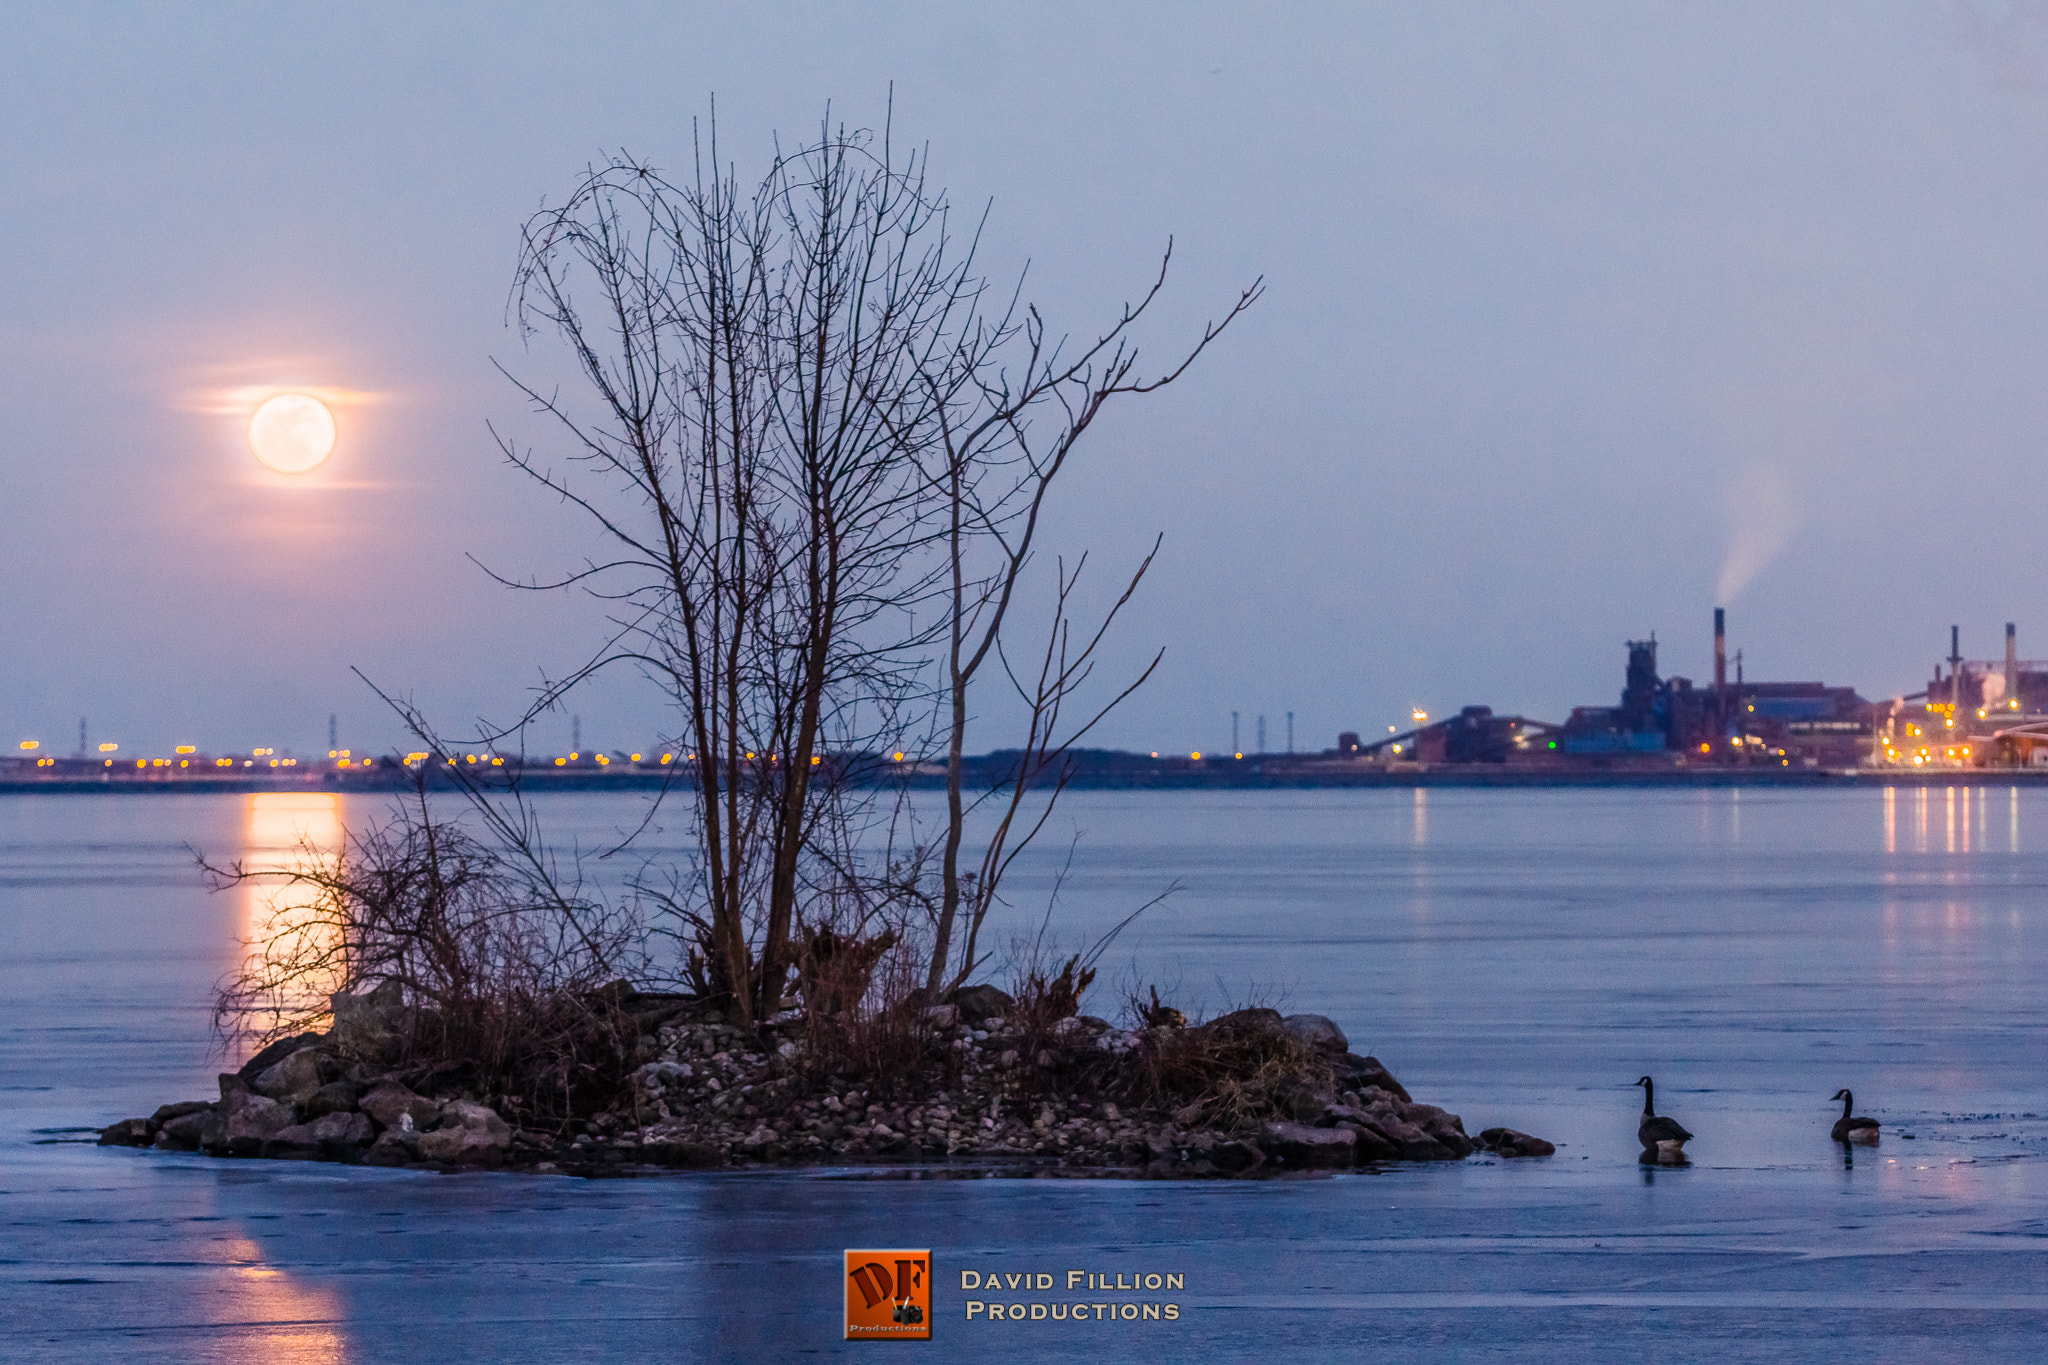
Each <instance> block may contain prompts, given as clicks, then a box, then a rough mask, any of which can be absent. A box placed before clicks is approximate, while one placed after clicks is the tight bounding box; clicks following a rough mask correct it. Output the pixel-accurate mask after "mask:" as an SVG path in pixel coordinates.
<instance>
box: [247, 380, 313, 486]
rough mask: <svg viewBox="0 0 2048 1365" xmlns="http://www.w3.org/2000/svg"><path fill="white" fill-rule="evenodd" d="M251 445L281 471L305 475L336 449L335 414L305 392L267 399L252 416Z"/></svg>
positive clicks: (250, 428) (260, 457) (250, 426)
mask: <svg viewBox="0 0 2048 1365" xmlns="http://www.w3.org/2000/svg"><path fill="white" fill-rule="evenodd" d="M249 448H250V449H251V450H253V451H255V452H256V458H257V459H259V460H261V461H263V463H265V464H267V465H269V466H270V467H271V468H272V469H275V470H277V471H278V472H279V473H281V474H303V473H305V472H306V471H307V470H309V469H311V468H312V467H313V466H315V465H317V464H319V463H320V462H321V461H322V460H324V459H326V458H327V456H328V453H329V452H331V451H332V450H333V449H334V414H333V413H331V412H329V411H328V410H327V405H326V404H325V403H323V402H321V401H320V400H319V399H317V398H313V397H309V396H308V395H306V394H303V393H281V394H279V395H277V397H275V398H269V399H265V400H264V402H263V405H262V406H261V407H259V408H257V409H256V415H255V416H253V417H251V418H250V419H249Z"/></svg>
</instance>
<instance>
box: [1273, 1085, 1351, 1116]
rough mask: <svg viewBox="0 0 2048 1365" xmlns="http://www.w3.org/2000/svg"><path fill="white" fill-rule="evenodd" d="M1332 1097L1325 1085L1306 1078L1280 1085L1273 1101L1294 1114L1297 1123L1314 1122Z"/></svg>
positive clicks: (1327, 1106)
mask: <svg viewBox="0 0 2048 1365" xmlns="http://www.w3.org/2000/svg"><path fill="white" fill-rule="evenodd" d="M1334 1098H1336V1097H1335V1096H1333V1095H1332V1094H1331V1093H1330V1092H1329V1090H1328V1088H1327V1087H1324V1086H1320V1085H1315V1084H1312V1083H1311V1082H1309V1081H1306V1080H1302V1081H1295V1082H1292V1083H1290V1084H1288V1085H1285V1086H1282V1087H1281V1088H1280V1090H1279V1091H1278V1092H1277V1093H1276V1094H1275V1095H1274V1097H1273V1099H1274V1102H1275V1103H1276V1104H1278V1105H1279V1106H1280V1107H1281V1108H1282V1109H1284V1110H1286V1111H1287V1112H1288V1113H1290V1114H1292V1115H1294V1118H1295V1121H1296V1122H1298V1123H1314V1122H1315V1121H1316V1120H1317V1119H1319V1118H1321V1117H1322V1116H1323V1115H1324V1113H1325V1112H1327V1111H1328V1110H1329V1108H1330V1101H1331V1100H1332V1099H1334Z"/></svg>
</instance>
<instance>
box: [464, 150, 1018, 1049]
mask: <svg viewBox="0 0 2048 1365" xmlns="http://www.w3.org/2000/svg"><path fill="white" fill-rule="evenodd" d="M946 218H947V210H946V206H945V204H944V201H943V199H942V198H940V197H936V196H933V195H931V194H930V193H928V192H927V190H926V187H925V185H924V181H923V163H922V159H921V157H920V156H917V155H911V156H909V157H907V158H903V159H901V160H900V161H899V160H898V159H896V158H894V157H893V155H892V152H891V149H890V147H889V144H888V142H887V139H886V137H884V138H880V139H877V138H873V137H871V136H869V135H866V134H863V133H857V132H855V133H850V132H847V131H845V130H843V129H842V130H837V131H834V130H832V129H830V128H829V127H828V128H827V129H826V130H825V131H824V132H823V133H822V134H821V136H820V138H819V140H818V141H817V142H816V143H815V144H813V145H811V146H809V147H806V148H803V149H801V150H798V151H796V152H794V153H790V154H786V155H781V156H778V157H777V158H776V159H775V162H774V164H773V166H772V168H771V169H770V171H769V173H768V175H767V176H766V177H765V178H764V179H763V180H762V181H761V183H760V184H759V185H758V186H757V187H756V188H755V189H754V190H753V191H752V192H751V193H750V194H743V193H742V192H741V190H740V187H739V183H738V181H737V178H736V177H735V176H734V175H733V174H732V173H731V172H729V171H721V170H720V169H719V168H718V163H717V146H716V140H715V134H714V136H713V137H712V138H711V139H710V140H709V145H708V146H700V154H699V160H698V170H697V175H696V177H695V179H694V180H693V181H691V182H690V183H688V184H686V185H681V186H678V185H676V184H673V183H670V182H669V181H667V180H665V179H663V178H662V177H661V176H659V175H658V174H656V173H655V172H654V171H653V170H652V169H651V168H649V167H647V166H644V165H641V164H638V163H635V162H632V161H629V160H625V159H619V160H614V161H612V162H610V163H608V164H606V165H605V166H603V167H600V168H598V169H595V170H593V171H592V172H591V173H590V174H589V175H588V176H587V177H586V178H585V180H584V182H583V183H582V184H581V185H580V186H579V187H578V188H577V190H576V192H575V193H574V194H572V195H571V196H570V198H569V200H568V201H567V202H566V203H565V204H564V205H563V206H562V207H560V208H557V209H552V210H549V211H547V212H544V213H542V214H540V215H538V216H536V218H535V219H534V220H533V221H532V222H530V223H529V224H528V227H527V232H526V238H525V250H524V254H523V256H522V260H521V265H520V270H519V275H518V286H517V291H516V294H515V308H516V312H517V316H518V318H519V320H520V322H521V324H522V326H523V327H524V328H525V329H526V330H527V331H528V332H533V331H537V330H541V329H546V330H549V331H552V332H553V333H555V334H556V335H557V336H559V337H560V338H561V339H563V340H564V341H565V342H566V343H567V345H568V347H569V349H570V351H571V353H572V355H573V356H574V358H575V360H576V363H577V365H578V368H579V369H580V371H581V373H582V376H583V378H584V379H585V380H586V381H587V382H588V386H589V389H590V391H591V394H593V395H594V396H595V399H596V402H595V404H594V405H592V407H593V408H594V410H586V409H585V408H584V407H582V406H579V405H576V404H572V403H571V402H569V401H565V400H564V399H562V398H561V397H560V396H559V395H558V394H556V393H553V392H543V391H542V390H541V389H540V388H538V387H536V386H532V385H527V384H523V383H522V384H521V385H520V387H521V388H522V390H523V391H524V392H525V393H526V395H527V397H528V398H529V399H530V400H531V401H532V403H533V404H534V406H535V407H536V408H537V409H539V410H540V411H541V412H543V413H545V414H547V415H548V416H550V417H552V418H554V419H555V420H556V421H557V422H558V423H559V424H560V426H561V428H562V429H563V430H564V431H566V432H567V433H568V435H569V437H570V439H571V442H572V467H571V468H568V469H559V468H556V467H553V466H549V465H545V464H543V463H542V462H541V461H540V460H539V459H538V458H537V457H536V456H535V455H534V454H533V453H532V452H531V451H530V450H529V449H526V448H522V447H520V446H517V445H515V444H514V443H513V442H511V441H509V440H503V439H501V446H502V448H503V450H504V452H505V454H506V456H507V458H508V459H510V460H511V461H512V462H513V463H514V464H515V465H517V466H518V467H519V468H521V469H523V470H524V471H526V472H527V473H528V474H530V475H531V476H533V477H534V478H535V479H537V480H539V481H540V482H541V483H542V484H543V485H545V486H546V487H548V488H549V489H551V490H552V491H554V492H555V493H557V494H559V495H560V496H561V497H563V498H564V499H565V500H567V501H568V502H570V503H572V504H573V505H575V506H577V507H579V508H581V509H582V510H583V511H585V512H586V513H588V514H589V515H590V516H591V517H592V518H593V519H594V520H595V521H596V523H597V525H598V526H599V527H600V528H601V530H602V531H603V533H604V535H605V536H606V537H607V538H608V539H609V541H610V542H611V544H612V545H613V546H614V547H615V550H616V554H615V557H613V558H610V559H606V560H602V561H594V562H591V563H588V564H586V565H585V566H584V567H583V568H582V569H580V570H579V571H577V572H575V573H572V574H570V575H567V576H566V577H564V578H562V579H559V580H557V581H556V582H554V583H550V584H538V583H526V584H522V586H533V587H557V586H564V585H566V584H570V583H579V584H582V585H583V586H585V587H587V588H589V589H591V590H592V591H594V592H596V593H598V594H599V595H600V596H602V597H605V598H606V599H607V600H609V601H610V602H611V603H612V604H613V607H614V610H613V616H612V619H613V622H614V624H615V626H616V633H615V635H614V636H613V638H612V640H611V642H610V644H609V645H608V646H607V648H606V649H605V650H603V651H601V652H600V653H599V654H598V655H597V656H596V657H594V658H593V659H591V660H590V661H588V662H587V663H586V664H585V665H584V666H583V667H581V668H579V669H577V670H575V671H574V672H573V673H572V674H571V675H569V676H568V677H567V678H565V679H563V680H562V682H561V683H560V684H558V685H557V686H555V687H553V688H551V689H549V690H548V692H547V693H546V694H545V695H544V696H543V697H542V699H541V702H540V704H541V705H547V704H551V703H552V702H553V701H554V700H555V698H557V697H558V696H559V695H560V693H561V691H562V690H563V689H565V688H566V687H568V686H573V685H574V684H575V683H576V682H578V681H580V680H581V679H582V678H584V677H587V676H589V675H590V674H591V673H592V672H594V671H596V670H598V669H601V668H605V667H609V666H612V665H616V664H621V663H630V664H632V665H635V666H637V667H639V668H640V669H642V670H643V671H644V672H645V673H646V674H647V675H648V676H650V677H652V678H653V679H654V680H655V681H656V682H657V683H658V684H659V685H660V687H661V688H662V690H663V691H664V692H665V693H666V694H667V695H668V696H669V697H670V699H671V700H672V701H673V703H674V704H675V706H676V708H677V711H678V712H679V719H680V721H681V724H680V725H679V727H678V731H677V738H678V740H679V741H680V743H681V746H682V747H683V748H684V749H685V751H686V762H687V766H688V773H689V776H690V777H691V779H692V780H693V781H694V783H695V786H696V790H697V796H698V805H697V824H698V834H699V846H700V852H701V865H700V868H699V871H698V878H697V882H698V884H697V886H696V887H695V888H694V890H695V894H696V900H695V902H694V904H687V903H686V905H687V908H686V909H685V913H686V914H688V915H689V916H691V918H692V920H693V922H694V923H695V924H696V928H697V938H698V941H699V944H700V947H701V952H702V963H703V976H704V982H703V984H704V985H705V986H706V987H707V988H708V989H710V990H711V991H712V992H714V993H715V994H717V995H719V996H721V997H723V998H725V999H727V1000H728V1001H729V1002H730V1004H731V1008H732V1012H733V1015H734V1017H735V1019H736V1020H739V1021H741V1022H750V1021H752V1020H754V1019H757V1018H760V1017H763V1016H765V1015H766V1014H769V1013H772V1012H773V1011H775V1010H776V1009H777V1007H778V1006H779V1003H780V1001H781V998H782V992H783V989H784V985H785V982H786V979H787V974H788V970H789V968H790V966H791V965H792V964H791V960H790V952H791V948H790V943H791V934H792V928H793V925H794V923H795V917H796V910H797V899H798V888H799V883H800V866H799V865H800V863H801V861H802V859H803V857H804V853H805V848H806V846H807V843H808V841H809V839H810V836H811V834H812V832H813V829H814V826H815V823H816V821H817V819H818V818H819V815H820V812H821V810H822V809H823V808H824V807H825V806H826V805H828V804H829V803H830V802H831V801H833V800H834V799H835V798H836V796H837V795H838V794H839V793H841V792H843V791H844V790H845V783H846V781H847V780H848V779H849V777H852V776H855V775H853V774H849V773H848V772H847V771H846V770H845V766H844V763H843V762H834V763H833V764H831V765H830V766H829V767H828V765H827V749H828V747H830V748H831V749H832V750H833V751H834V752H835V753H836V754H838V755H846V754H850V753H859V752H861V751H863V750H864V749H871V748H874V747H878V744H877V742H878V741H882V742H886V741H887V740H888V739H889V738H890V737H891V736H892V735H893V733H894V730H893V728H892V727H894V726H895V725H897V724H898V722H899V721H900V706H901V703H902V702H903V700H904V699H905V698H906V697H907V696H908V695H909V694H910V692H911V690H912V687H913V685H914V674H915V660H914V658H913V652H914V651H913V650H912V649H911V648H910V646H911V644H912V641H911V640H910V638H909V636H908V633H907V625H906V624H905V622H904V604H905V603H906V602H908V601H913V600H915V599H917V598H918V597H919V596H920V595H921V594H922V593H923V592H924V591H926V587H925V585H924V584H923V583H922V582H921V581H920V580H919V579H918V574H919V572H920V569H919V567H918V566H919V562H920V561H919V556H918V554H917V549H918V547H919V545H920V544H921V542H922V541H923V539H924V538H925V535H926V533H925V531H924V529H923V520H924V515H925V508H926V506H927V504H928V502H929V495H928V490H927V489H926V488H925V486H924V478H923V471H922V467H921V465H920V463H919V455H920V451H919V449H918V444H919V442H920V441H921V440H924V439H926V438H927V434H928V433H929V432H930V430H931V427H932V423H931V421H930V415H931V410H932V406H933V404H934V402H935V401H938V395H935V392H934V390H933V387H932V385H931V384H930V382H929V380H930V376H931V375H932V374H933V373H934V372H935V371H936V370H942V369H943V368H944V367H945V365H946V364H947V363H948V360H949V357H950V354H951V352H952V350H953V338H954V336H955V334H956V332H957V330H958V325H959V323H958V320H959V319H961V318H963V317H966V316H969V315H971V314H972V312H973V309H974V304H975V298H976V294H977V291H978V288H979V286H978V283H977V282H976V281H975V280H974V278H973V277H972V276H971V274H970V273H969V269H968V267H969V265H970V264H971V254H970V256H969V257H968V258H966V259H964V260H961V261H957V262H956V261H953V260H951V259H949V257H948V255H947V234H946ZM586 291H587V294H588V296H589V297H590V299H591V302H592V305H593V306H592V311H591V312H589V313H588V314H586V313H585V311H584V310H583V307H582V306H581V303H580V301H579V300H580V298H581V297H582V296H583V295H584V294H585V292H586ZM514 382H515V383H518V382H519V381H517V380H515V381H514ZM940 393H941V394H942V393H943V390H941V391H940ZM575 465H580V466H582V468H580V469H579V468H575V467H574V466H575ZM593 476H594V477H593ZM622 494H623V495H624V496H623V497H621V496H620V495H622Z"/></svg>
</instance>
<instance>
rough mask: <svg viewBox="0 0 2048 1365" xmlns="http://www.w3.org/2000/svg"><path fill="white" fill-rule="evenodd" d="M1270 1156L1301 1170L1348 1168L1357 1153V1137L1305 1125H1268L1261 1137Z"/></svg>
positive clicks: (1346, 1131) (1341, 1130) (1348, 1132)
mask: <svg viewBox="0 0 2048 1365" xmlns="http://www.w3.org/2000/svg"><path fill="white" fill-rule="evenodd" d="M1259 1147H1260V1150H1262V1151H1264V1152H1265V1153H1266V1155H1267V1156H1269V1157H1271V1158H1273V1159H1274V1160H1276V1161H1279V1162H1282V1163H1284V1164H1286V1165H1289V1166H1293V1167H1296V1168H1299V1169H1302V1170H1329V1169H1333V1168H1341V1167H1344V1166H1349V1165H1350V1164H1351V1163H1352V1161H1353V1160H1355V1159H1356V1157H1357V1153H1358V1135H1357V1134H1356V1133H1354V1132H1352V1131H1351V1129H1349V1128H1313V1127H1310V1126H1309V1125H1308V1124H1306V1123H1269V1124H1267V1125H1266V1127H1265V1130H1264V1131H1263V1132H1262V1133H1261V1134H1260V1135H1259Z"/></svg>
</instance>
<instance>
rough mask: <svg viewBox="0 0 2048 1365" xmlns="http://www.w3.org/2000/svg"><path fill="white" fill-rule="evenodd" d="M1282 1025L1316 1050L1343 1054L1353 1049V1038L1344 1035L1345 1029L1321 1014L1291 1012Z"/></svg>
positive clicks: (1307, 1045)
mask: <svg viewBox="0 0 2048 1365" xmlns="http://www.w3.org/2000/svg"><path fill="white" fill-rule="evenodd" d="M1280 1027H1281V1028H1284V1029H1286V1030H1287V1031H1288V1032H1289V1033H1291V1034H1293V1035H1294V1036H1295V1037H1296V1038H1298V1039H1300V1040H1301V1042H1302V1043H1303V1045H1304V1046H1306V1047H1308V1048H1310V1049H1312V1050H1314V1051H1316V1052H1334V1053H1337V1054H1339V1055H1342V1054H1343V1053H1347V1052H1349V1051H1351V1040H1350V1039H1349V1038H1346V1037H1345V1036H1344V1030H1343V1029H1340V1028H1338V1027H1337V1025H1336V1024H1334V1023H1333V1022H1331V1021H1330V1020H1328V1019H1326V1018H1324V1017H1323V1016H1322V1015H1320V1014H1290V1015H1288V1016H1287V1017H1286V1018H1285V1019H1282V1020H1281V1021H1280Z"/></svg>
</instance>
